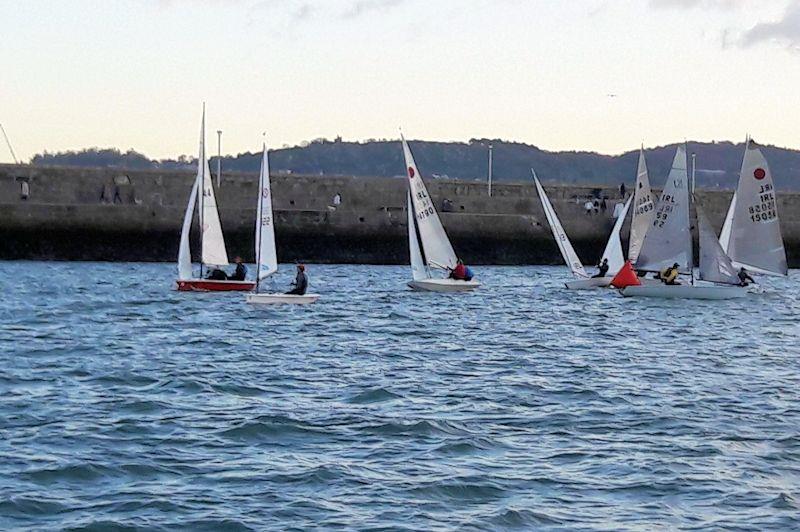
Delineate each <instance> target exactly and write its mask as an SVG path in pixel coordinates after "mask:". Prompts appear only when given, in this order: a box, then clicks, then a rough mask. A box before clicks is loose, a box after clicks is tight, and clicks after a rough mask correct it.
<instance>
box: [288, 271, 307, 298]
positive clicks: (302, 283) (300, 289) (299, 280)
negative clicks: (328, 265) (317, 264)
mask: <svg viewBox="0 0 800 532" xmlns="http://www.w3.org/2000/svg"><path fill="white" fill-rule="evenodd" d="M292 286H294V288H293V289H292V290H289V291H288V292H286V293H287V294H289V295H292V296H304V295H305V294H306V290H308V275H306V267H305V266H303V265H302V264H298V265H297V277H295V279H294V282H293V283H292Z"/></svg>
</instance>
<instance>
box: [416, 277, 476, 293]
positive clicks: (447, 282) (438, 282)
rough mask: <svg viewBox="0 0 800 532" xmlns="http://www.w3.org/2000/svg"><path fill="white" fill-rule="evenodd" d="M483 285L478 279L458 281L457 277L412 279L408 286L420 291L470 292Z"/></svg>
mask: <svg viewBox="0 0 800 532" xmlns="http://www.w3.org/2000/svg"><path fill="white" fill-rule="evenodd" d="M480 285H481V283H479V282H478V281H474V280H473V281H457V280H456V279H421V280H419V281H410V282H409V283H408V286H409V287H411V288H412V289H413V290H416V291H418V292H469V291H470V290H475V289H476V288H478V287H479V286H480Z"/></svg>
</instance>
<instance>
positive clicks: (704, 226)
mask: <svg viewBox="0 0 800 532" xmlns="http://www.w3.org/2000/svg"><path fill="white" fill-rule="evenodd" d="M695 208H696V210H697V231H698V233H699V235H700V279H702V280H703V281H711V282H714V283H725V284H739V277H738V275H737V272H736V268H735V267H734V266H733V264H732V263H731V259H730V258H729V257H728V256H727V255H726V254H725V250H723V249H722V246H721V245H720V243H719V240H717V235H716V233H715V232H714V229H713V228H712V227H711V224H710V223H709V221H708V218H706V215H705V213H704V212H703V210H702V209H701V208H700V205H695Z"/></svg>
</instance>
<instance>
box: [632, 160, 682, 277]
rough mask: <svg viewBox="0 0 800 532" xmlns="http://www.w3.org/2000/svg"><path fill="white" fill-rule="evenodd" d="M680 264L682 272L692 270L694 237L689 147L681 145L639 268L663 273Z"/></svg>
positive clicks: (660, 200)
mask: <svg viewBox="0 0 800 532" xmlns="http://www.w3.org/2000/svg"><path fill="white" fill-rule="evenodd" d="M676 263H677V264H678V269H679V271H681V272H682V273H690V272H691V270H692V234H691V225H690V221H689V176H688V173H687V169H686V148H685V147H684V146H678V149H677V150H676V152H675V158H674V160H673V162H672V169H671V170H670V172H669V176H668V177H667V183H666V185H665V186H664V190H663V192H662V193H661V196H660V198H659V200H658V205H657V207H656V211H655V216H654V217H653V222H652V223H651V225H650V227H649V228H648V230H647V233H646V234H645V236H644V240H643V242H642V247H641V249H640V250H639V255H638V257H637V258H636V263H635V265H636V269H637V270H644V271H656V272H657V271H661V270H663V269H664V268H667V267H670V266H672V265H673V264H676Z"/></svg>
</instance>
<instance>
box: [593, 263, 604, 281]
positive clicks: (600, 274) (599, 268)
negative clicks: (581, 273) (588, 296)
mask: <svg viewBox="0 0 800 532" xmlns="http://www.w3.org/2000/svg"><path fill="white" fill-rule="evenodd" d="M606 273H608V259H603V262H601V263H600V264H598V265H597V273H596V274H594V275H592V279H596V278H598V277H605V276H606Z"/></svg>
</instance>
